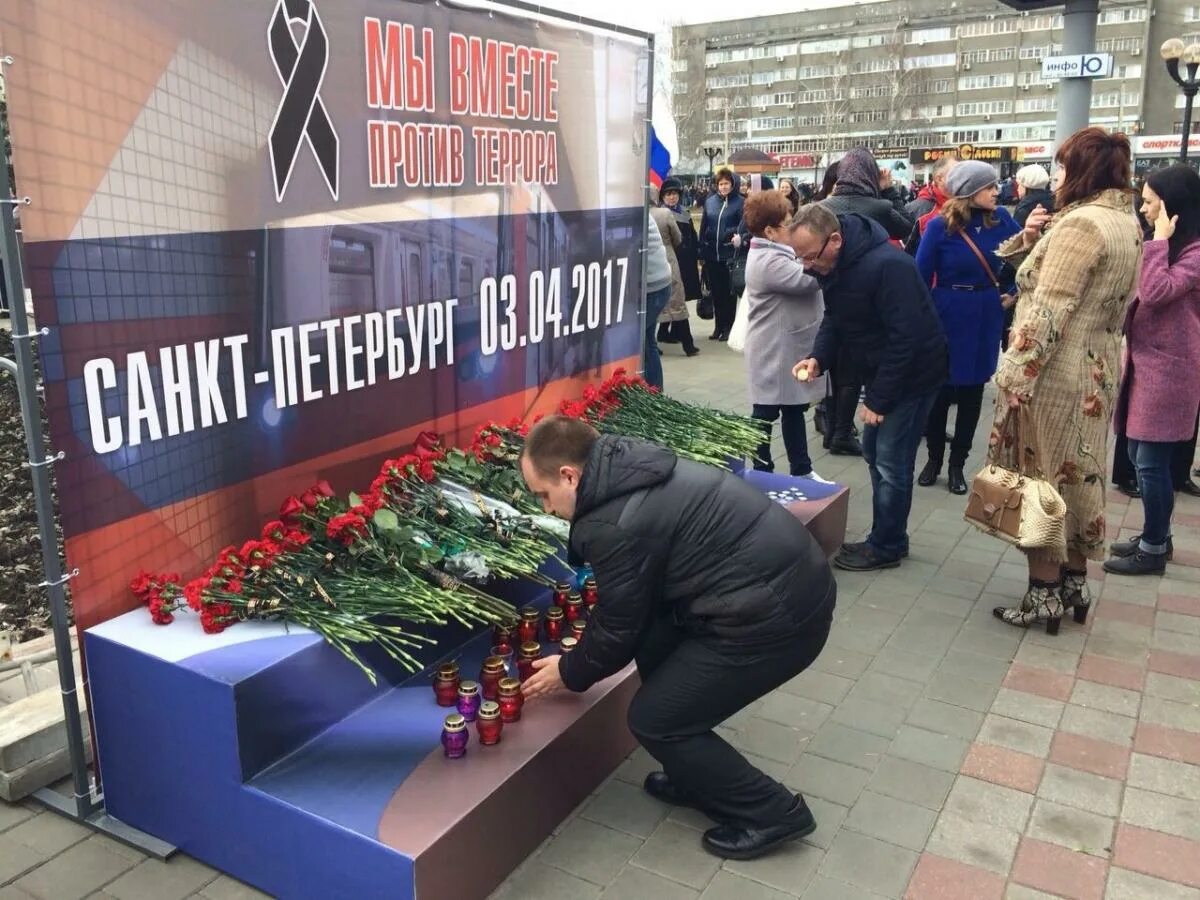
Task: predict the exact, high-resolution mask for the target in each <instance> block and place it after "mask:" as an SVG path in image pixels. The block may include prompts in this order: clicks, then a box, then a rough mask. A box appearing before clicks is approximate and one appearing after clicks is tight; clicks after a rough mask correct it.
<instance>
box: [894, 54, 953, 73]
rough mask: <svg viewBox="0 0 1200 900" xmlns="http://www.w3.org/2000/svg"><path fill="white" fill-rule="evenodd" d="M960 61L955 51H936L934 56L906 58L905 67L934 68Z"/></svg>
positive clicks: (906, 68) (908, 68) (907, 68)
mask: <svg viewBox="0 0 1200 900" xmlns="http://www.w3.org/2000/svg"><path fill="white" fill-rule="evenodd" d="M957 62H958V55H957V54H954V53H936V54H934V55H932V56H910V57H908V58H906V59H905V60H904V69H905V71H908V70H910V69H934V68H937V67H938V66H953V65H955V64H956V63H957Z"/></svg>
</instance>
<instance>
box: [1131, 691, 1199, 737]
mask: <svg viewBox="0 0 1200 900" xmlns="http://www.w3.org/2000/svg"><path fill="white" fill-rule="evenodd" d="M1141 720H1142V721H1143V722H1149V723H1151V724H1152V725H1165V726H1166V727H1167V728H1179V729H1182V730H1184V731H1200V705H1198V704H1197V703H1196V702H1194V701H1193V702H1192V703H1176V702H1175V701H1174V700H1163V699H1161V698H1159V697H1146V698H1144V699H1143V700H1142V709H1141Z"/></svg>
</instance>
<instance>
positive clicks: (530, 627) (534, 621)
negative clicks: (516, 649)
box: [517, 606, 541, 644]
mask: <svg viewBox="0 0 1200 900" xmlns="http://www.w3.org/2000/svg"><path fill="white" fill-rule="evenodd" d="M540 619H541V614H540V613H539V612H538V611H537V610H536V609H534V608H533V607H532V606H524V607H522V608H521V624H520V625H518V626H517V638H518V639H519V640H520V641H521V643H522V644H527V643H529V642H530V641H536V640H537V638H538V623H539V621H540Z"/></svg>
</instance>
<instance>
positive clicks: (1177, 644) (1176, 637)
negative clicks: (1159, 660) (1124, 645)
mask: <svg viewBox="0 0 1200 900" xmlns="http://www.w3.org/2000/svg"><path fill="white" fill-rule="evenodd" d="M1150 646H1151V647H1152V648H1154V649H1155V650H1170V651H1171V652H1172V653H1188V654H1191V655H1192V656H1195V655H1196V654H1197V653H1198V652H1200V638H1197V637H1196V636H1195V635H1193V634H1180V633H1179V632H1177V631H1163V630H1162V629H1161V628H1156V629H1154V631H1153V632H1152V634H1151V639H1150Z"/></svg>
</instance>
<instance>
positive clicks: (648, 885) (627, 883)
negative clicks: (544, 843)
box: [512, 866, 700, 900]
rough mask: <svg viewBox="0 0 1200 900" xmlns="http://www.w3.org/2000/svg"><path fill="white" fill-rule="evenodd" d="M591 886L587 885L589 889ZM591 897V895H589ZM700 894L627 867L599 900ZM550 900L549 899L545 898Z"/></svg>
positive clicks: (517, 897) (515, 898) (519, 899)
mask: <svg viewBox="0 0 1200 900" xmlns="http://www.w3.org/2000/svg"><path fill="white" fill-rule="evenodd" d="M591 887H592V885H588V888H589V889H591ZM589 896H591V895H589ZM699 896H700V892H699V891H697V890H693V889H692V888H689V887H685V886H684V885H682V884H679V883H678V882H675V881H671V880H670V879H668V878H663V877H662V876H661V875H655V874H654V873H653V872H648V871H646V870H645V869H639V868H638V867H637V866H629V867H628V868H627V869H625V871H624V872H622V873H621V874H620V875H618V876H617V880H616V881H614V882H613V883H612V884H610V885H609V886H608V887H607V888H605V889H604V893H603V894H601V895H600V897H601V900H651V898H653V900H696V898H697V897H699ZM568 898H569V900H575V895H574V894H571V893H561V894H554V895H553V900H568ZM512 900H525V897H524V896H523V895H521V894H513V895H512ZM547 900H550V897H549V896H548V897H547Z"/></svg>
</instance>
